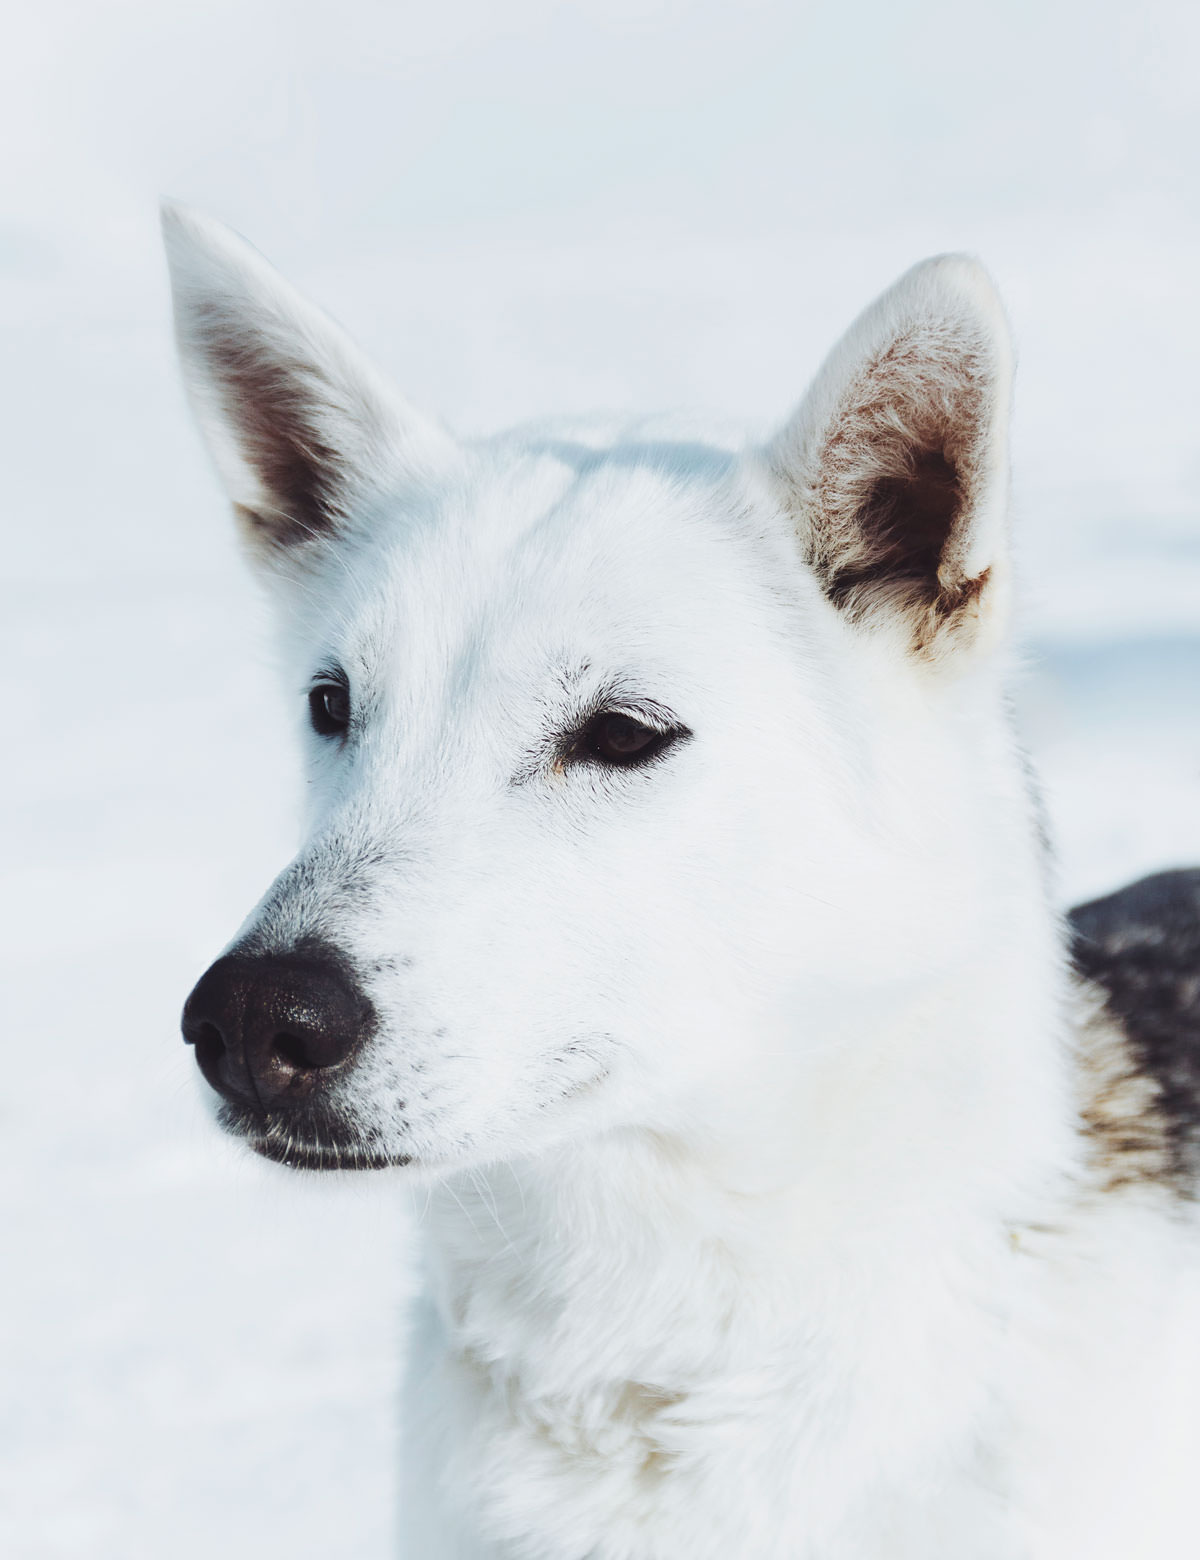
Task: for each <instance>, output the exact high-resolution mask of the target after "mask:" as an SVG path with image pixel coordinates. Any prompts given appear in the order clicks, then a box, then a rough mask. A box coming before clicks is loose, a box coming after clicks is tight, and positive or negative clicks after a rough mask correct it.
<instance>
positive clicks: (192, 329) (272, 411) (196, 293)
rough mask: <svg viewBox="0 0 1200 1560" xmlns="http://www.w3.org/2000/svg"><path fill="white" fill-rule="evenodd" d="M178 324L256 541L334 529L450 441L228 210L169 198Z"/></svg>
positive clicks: (189, 378) (432, 463)
mask: <svg viewBox="0 0 1200 1560" xmlns="http://www.w3.org/2000/svg"><path fill="white" fill-rule="evenodd" d="M163 231H164V236H165V239H166V245H167V255H168V259H169V261H170V267H171V286H172V292H173V296H174V303H175V327H176V336H177V340H178V343H179V355H180V359H181V362H182V365H183V371H184V378H185V380H186V383H187V386H188V390H189V393H190V396H191V399H192V404H193V407H194V409H195V411H196V415H197V418H198V420H199V422H200V425H201V428H202V430H203V432H204V435H205V438H206V440H207V442H208V445H209V448H210V449H211V451H212V453H213V456H214V458H215V460H216V464H217V467H218V469H219V471H220V473H221V476H222V478H223V480H224V482H225V486H226V488H227V490H228V492H229V496H230V498H231V499H232V501H233V506H234V512H235V514H236V515H237V517H238V520H239V522H240V524H241V527H242V531H243V534H244V536H245V537H246V539H247V541H248V542H249V543H250V546H251V551H252V553H253V554H254V555H256V556H258V557H260V558H263V557H267V558H269V557H271V556H273V555H275V556H278V555H280V554H283V553H289V552H294V551H296V550H297V549H299V548H301V547H302V546H303V545H304V544H305V543H307V542H312V541H320V540H321V539H323V538H326V537H328V536H330V535H332V534H334V533H335V532H336V531H337V530H339V528H340V527H341V526H342V525H343V523H344V522H345V521H346V520H347V518H348V517H349V516H350V514H351V512H352V511H353V509H354V508H355V506H356V505H358V504H361V503H362V502H363V501H364V500H365V499H367V498H369V497H370V496H371V495H372V494H375V493H378V492H380V491H381V490H383V489H384V488H385V487H387V486H389V485H395V484H398V483H404V482H406V481H412V480H414V479H416V478H419V476H420V475H421V474H422V473H423V472H424V471H426V470H431V469H433V468H435V467H436V466H439V465H441V464H442V463H443V462H444V461H445V460H446V459H447V457H448V456H449V455H450V454H451V453H452V451H453V448H454V446H453V443H452V441H451V440H450V438H449V436H448V435H447V434H446V433H444V432H443V431H442V430H441V429H440V428H439V427H437V426H436V424H434V423H432V422H430V421H429V420H428V419H426V418H424V417H422V416H420V415H419V414H418V413H417V412H416V411H414V410H413V408H411V407H410V406H408V405H406V403H405V402H404V401H403V400H401V398H400V397H399V396H398V395H396V394H395V393H394V392H393V391H392V390H391V388H390V387H389V386H388V385H387V384H386V383H385V382H384V381H383V380H382V379H381V378H380V376H379V375H378V374H377V373H376V371H375V370H374V368H372V366H371V365H370V363H369V362H367V360H366V359H365V358H364V357H363V356H362V355H361V354H360V353H359V351H358V349H357V348H356V347H355V346H354V345H353V343H352V342H351V341H350V340H349V338H348V337H347V336H346V335H345V334H344V333H343V332H342V331H341V330H340V329H339V328H338V327H337V326H336V325H335V324H334V323H333V321H332V320H330V319H328V318H327V317H326V316H325V315H324V314H322V313H321V312H320V310H318V309H316V308H314V307H313V306H312V305H311V304H310V303H308V302H307V301H306V300H305V299H303V298H302V297H300V295H299V294H298V293H296V292H295V291H294V290H293V289H292V288H291V287H289V286H288V284H287V283H286V282H285V281H284V280H283V279H282V277H280V276H279V275H278V274H277V273H276V272H275V271H274V270H273V269H272V268H271V267H270V266H269V265H268V264H267V262H266V261H265V260H264V259H263V258H262V256H261V255H259V254H258V252H257V251H256V250H254V249H252V248H251V247H250V245H249V244H247V243H245V242H244V241H243V240H242V239H240V238H238V237H237V236H236V235H235V234H233V233H231V232H230V230H229V229H228V228H225V227H222V226H221V224H220V223H217V222H213V221H211V220H210V219H208V218H206V217H201V216H199V215H197V214H196V213H194V212H190V211H187V210H184V209H182V208H180V207H178V206H165V207H164V210H163Z"/></svg>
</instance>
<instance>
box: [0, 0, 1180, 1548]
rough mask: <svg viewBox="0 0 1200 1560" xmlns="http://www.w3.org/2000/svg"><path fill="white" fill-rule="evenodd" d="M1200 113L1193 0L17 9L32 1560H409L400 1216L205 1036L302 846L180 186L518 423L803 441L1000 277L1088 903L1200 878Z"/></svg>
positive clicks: (419, 381) (441, 397)
mask: <svg viewBox="0 0 1200 1560" xmlns="http://www.w3.org/2000/svg"><path fill="white" fill-rule="evenodd" d="M1198 79H1200V9H1198V8H1197V7H1195V6H1194V5H1193V4H1191V3H1190V0H1179V3H1170V0H1146V3H1143V4H1142V5H1140V6H1139V7H1137V8H1134V7H1132V6H1130V5H1129V4H1128V3H1124V4H1122V5H1120V6H1112V5H1108V4H1106V3H1104V0H1082V3H1073V4H1062V3H1056V0H1009V3H1007V4H1005V5H1003V6H1001V5H998V4H990V5H986V6H980V5H975V4H972V3H969V0H956V3H954V4H946V3H942V0H917V3H916V4H913V5H908V6H898V5H895V4H893V3H889V0H875V3H869V4H854V3H850V4H847V3H837V4H835V3H832V0H830V3H824V4H819V5H812V4H807V3H801V0H787V3H783V4H778V3H759V0H741V3H740V4H738V5H737V6H734V5H733V4H724V5H720V6H718V5H713V4H703V3H684V0H639V3H632V0H575V3H572V4H565V3H559V0H506V3H505V4H504V5H499V4H496V3H494V0H492V3H486V4H485V3H482V0H446V3H443V4H441V5H439V6H429V5H420V6H418V5H416V4H411V3H399V4H397V3H383V0H341V3H339V4H336V5H335V4H332V3H325V4H321V5H311V4H307V3H302V0H287V3H283V0H280V3H272V0H203V3H197V4H191V5H186V6H185V5H183V4H180V3H175V4H172V3H170V0H157V3H151V0H69V3H68V0H42V3H41V4H40V5H39V6H38V7H37V8H36V10H35V8H34V7H32V6H28V5H27V6H24V7H22V8H21V10H20V12H19V13H18V12H17V11H15V10H14V11H13V12H12V13H11V14H10V16H9V18H8V21H7V23H6V32H5V40H4V47H3V49H2V50H0V126H2V129H3V145H4V148H5V155H4V158H3V164H2V167H0V190H2V199H0V309H2V311H3V330H4V338H3V339H4V355H3V365H4V372H3V374H2V375H0V397H2V398H3V415H2V417H0V441H2V448H3V451H4V456H3V487H4V495H3V521H4V543H3V551H2V554H0V559H2V564H0V567H2V572H3V581H2V589H3V613H2V620H0V631H2V633H3V636H4V654H5V657H6V661H5V666H6V678H5V686H6V688H7V690H8V693H9V695H11V697H12V699H13V701H14V704H15V708H13V707H10V709H9V717H8V718H7V719H6V720H5V721H4V730H5V760H4V763H3V766H2V776H0V785H2V786H3V788H4V796H3V806H2V808H0V817H2V818H3V821H4V827H5V831H6V839H5V842H4V847H3V854H2V858H0V859H2V861H3V867H4V872H5V891H4V896H3V912H4V927H3V935H2V936H0V982H2V986H0V990H2V993H3V1012H4V1017H5V1032H4V1036H3V1041H2V1044H3V1048H4V1049H3V1079H4V1090H3V1097H2V1101H0V1203H2V1209H3V1221H4V1222H3V1240H2V1244H0V1253H2V1256H0V1260H2V1262H3V1267H2V1269H0V1347H2V1348H3V1351H4V1360H3V1371H2V1378H0V1555H3V1556H5V1557H6V1560H60V1557H61V1560H67V1557H72V1560H74V1557H86V1560H143V1557H144V1560H168V1557H169V1560H202V1557H203V1560H211V1557H212V1556H213V1555H217V1554H219V1555H222V1556H225V1557H229V1560H240V1557H242V1556H246V1557H249V1556H252V1555H253V1556H259V1555H263V1556H271V1557H273V1556H282V1555H288V1556H290V1557H294V1560H308V1557H312V1560H316V1557H321V1560H330V1557H336V1560H384V1557H385V1556H388V1555H389V1554H390V1553H391V1535H392V1529H393V1511H392V1496H391V1490H392V1487H393V1477H392V1443H393V1438H394V1412H393V1396H394V1384H395V1379H396V1370H397V1359H398V1354H399V1346H400V1339H399V1336H398V1322H397V1314H398V1305H397V1301H398V1297H399V1296H400V1294H401V1292H402V1289H403V1286H404V1283H405V1276H404V1275H405V1228H404V1220H403V1217H402V1215H401V1212H400V1211H399V1207H398V1201H399V1200H398V1199H397V1198H396V1197H395V1195H394V1189H391V1188H389V1187H388V1185H387V1184H386V1181H384V1180H380V1179H376V1180H371V1182H370V1184H365V1183H356V1184H353V1185H351V1186H348V1187H340V1186H334V1187H328V1186H324V1185H321V1186H316V1185H314V1184H313V1183H311V1182H305V1183H298V1182H293V1181H292V1180H291V1179H289V1178H288V1176H287V1175H286V1173H283V1172H273V1171H271V1170H270V1169H269V1168H268V1167H266V1166H262V1165H259V1164H257V1163H253V1164H252V1163H250V1162H248V1160H247V1159H246V1158H245V1157H244V1156H241V1155H239V1153H238V1152H237V1150H236V1149H235V1148H234V1147H233V1146H232V1145H230V1144H229V1143H228V1142H226V1141H224V1140H219V1139H218V1138H217V1136H216V1135H215V1133H213V1132H212V1131H211V1130H210V1129H209V1128H208V1127H207V1125H206V1124H205V1119H204V1117H203V1114H202V1112H201V1109H200V1107H199V1105H198V1103H197V1094H196V1091H195V1090H194V1088H193V1083H192V1078H191V1071H190V1060H189V1057H188V1056H187V1054H186V1053H185V1052H184V1049H183V1047H182V1045H180V1044H179V1043H178V1039H177V1028H176V1026H177V1019H178V1010H179V1007H180V1005H181V1002H182V999H183V997H184V995H185V993H186V992H187V990H188V989H189V987H190V985H191V983H192V981H193V980H194V978H195V977H196V975H197V974H198V973H199V971H200V970H201V969H202V968H203V967H204V965H205V964H206V962H207V961H208V960H209V959H210V958H211V957H212V955H213V954H214V953H215V952H216V951H217V950H218V949H219V947H220V946H221V944H222V943H223V942H224V941H225V939H226V938H227V937H228V935H229V934H230V933H231V931H232V930H233V928H234V927H235V926H236V924H237V923H238V921H239V920H240V919H241V917H242V915H243V913H244V912H245V910H246V909H247V907H248V906H249V905H250V904H251V903H252V901H253V900H254V899H255V898H256V897H257V896H258V894H259V892H260V891H261V889H262V888H263V886H264V885H265V884H266V883H267V881H268V880H269V878H270V877H271V876H272V874H273V873H274V872H275V871H276V870H277V869H278V867H279V866H280V865H281V864H282V863H283V862H284V861H285V860H286V859H287V857H288V856H289V854H290V849H291V844H292V839H293V834H292V813H293V798H294V794H295V789H296V771H295V767H294V764H293V760H292V755H291V753H290V751H289V747H288V740H287V736H286V734H285V729H284V718H283V711H282V701H281V699H279V698H278V697H277V696H276V693H275V690H274V688H273V685H272V678H271V673H270V671H269V668H268V667H267V665H266V662H265V659H264V654H263V645H262V639H261V623H260V609H259V606H258V603H257V602H256V600H255V597H254V595H253V593H252V591H251V589H250V587H249V586H248V584H247V582H246V581H245V580H244V579H243V577H242V574H241V572H240V570H239V567H238V563H237V560H236V558H235V554H234V548H233V542H232V536H231V527H230V525H229V524H228V522H227V519H226V516H225V512H224V508H223V505H222V502H221V500H220V498H219V496H218V494H217V491H216V488H215V485H214V482H213V480H212V478H211V476H210V474H209V471H208V469H207V466H206V465H205V463H204V461H203V459H202V456H201V452H200V449H199V445H198V442H197V440H196V438H195V437H194V435H193V432H192V429H191V427H190V425H189V423H188V421H187V418H186V416H185V412H184V408H183V404H182V398H181V395H180V392H179V390H178V388H177V384H176V378H175V373H174V368H173V364H172V360H171V348H170V343H169V337H168V329H167V312H166V307H167V306H166V291H165V279H164V274H163V267H162V264H161V260H160V255H159V249H158V240H157V234H156V227H155V222H156V218H155V210H154V203H155V199H156V197H157V195H158V194H159V193H160V192H165V193H169V194H172V195H175V196H177V197H179V198H181V199H184V200H187V201H189V202H192V203H195V204H197V205H200V206H202V207H205V208H207V209H208V210H210V211H212V212H213V213H215V214H217V215H219V216H221V217H223V218H225V219H226V220H227V221H230V222H232V223H233V224H234V225H235V226H236V227H238V228H240V229H241V230H242V231H244V232H246V233H247V234H248V235H249V236H251V237H252V238H253V239H254V241H255V242H256V243H257V244H258V245H259V246H260V247H261V248H262V249H264V250H265V251H266V253H267V254H268V255H269V256H270V257H271V258H273V259H274V260H275V261H276V263H277V264H279V265H280V266H281V267H282V268H283V269H284V271H285V272H286V273H287V274H288V275H290V276H291V277H292V278H293V280H295V281H296V282H297V283H299V284H300V285H301V286H302V287H304V288H305V289H307V290H308V291H309V292H311V293H312V294H313V295H315V296H316V297H317V298H318V299H320V300H322V301H323V302H324V303H325V304H326V305H327V306H328V307H329V308H330V309H331V310H332V312H333V313H335V314H336V315H337V316H339V317H340V318H341V319H342V320H343V321H344V322H345V323H346V324H347V325H349V326H350V327H351V329H352V330H353V331H354V332H355V333H356V334H357V335H358V336H359V337H360V338H361V339H363V340H364V341H365V342H366V343H367V344H368V345H369V347H370V348H371V349H372V350H373V351H374V352H375V354H376V355H377V356H378V357H379V358H380V359H381V360H382V361H383V362H384V363H386V364H387V365H388V367H389V368H390V369H391V370H392V371H393V373H394V374H395V375H396V377H397V378H398V379H399V380H400V382H401V383H402V385H403V386H404V387H405V389H406V390H407V391H408V392H409V393H410V394H411V395H413V396H414V397H415V398H417V399H419V400H421V401H423V402H425V403H426V404H428V405H430V406H431V407H433V408H434V409H436V410H438V411H439V412H441V413H442V414H443V415H445V416H446V417H447V418H448V419H449V420H450V421H451V422H452V423H454V424H456V425H457V426H458V427H460V428H461V429H463V430H464V431H468V432H469V431H475V430H486V429H489V428H493V427H495V426H498V425H500V424H503V423H506V422H509V421H513V420H517V419H519V418H522V417H525V416H529V415H534V414H544V413H549V412H555V413H556V412H576V411H592V410H597V409H608V408H638V409H644V410H656V409H661V408H670V407H687V408H694V409H697V410H716V411H719V412H724V413H732V414H734V415H736V416H738V417H744V418H745V419H746V420H747V421H748V422H750V423H751V425H755V426H759V427H763V428H766V427H768V426H769V425H770V424H771V422H772V421H774V420H775V419H777V418H778V417H780V416H782V415H783V413H784V412H785V411H786V410H787V409H788V408H789V406H790V405H791V404H792V403H793V402H794V401H795V399H796V398H797V396H798V394H799V392H800V391H801V389H802V388H803V386H804V384H805V382H806V380H807V378H808V377H809V375H810V374H811V372H812V371H813V369H814V368H815V366H816V364H817V361H818V359H819V357H820V355H821V353H822V352H823V350H824V349H825V348H826V347H827V346H828V345H829V343H830V342H831V341H832V339H833V338H834V337H835V336H836V335H837V334H838V332H839V331H840V330H841V328H842V327H843V326H844V325H845V324H846V323H848V321H849V320H850V318H851V317H852V316H853V314H854V313H855V312H856V311H857V310H858V309H859V308H860V307H861V306H862V304H864V303H865V302H866V301H867V300H868V299H869V298H870V297H871V296H873V295H874V294H875V293H876V292H877V291H878V290H879V289H880V288H882V287H883V286H885V285H886V284H887V283H888V282H889V281H890V280H891V279H892V278H893V277H894V276H895V275H896V274H898V273H899V272H900V271H901V270H903V269H904V268H905V267H907V266H908V265H909V264H910V263H911V262H912V261H914V260H915V259H917V258H919V257H921V256H923V255H926V254H929V253H932V252H935V251H938V250H941V249H946V248H966V249H971V250H974V251H976V252H977V253H979V254H981V255H982V256H984V257H985V259H986V260H987V262H988V263H989V264H990V265H991V267H992V268H993V270H994V272H995V273H996V275H997V277H998V278H999V281H1000V283H1001V286H1002V288H1003V291H1004V293H1005V296H1006V298H1007V299H1008V302H1009V306H1010V309H1011V312H1012V315H1013V318H1014V322H1015V325H1016V329H1017V333H1018V337H1019V341H1020V348H1021V370H1020V378H1019V386H1018V411H1017V427H1016V471H1017V488H1016V499H1017V512H1018V517H1019V522H1020V528H1021V532H1020V534H1021V558H1022V570H1023V574H1024V577H1025V581H1026V587H1027V588H1026V608H1025V621H1024V629H1023V634H1024V639H1025V642H1026V644H1027V646H1028V649H1029V671H1028V675H1027V677H1026V679H1025V683H1024V687H1023V688H1022V690H1021V695H1020V703H1021V708H1022V718H1023V722H1024V725H1025V728H1026V732H1027V736H1028V740H1029V743H1030V745H1031V746H1032V748H1033V750H1034V753H1035V756H1036V759H1037V762H1038V764H1039V766H1040V768H1041V770H1042V772H1043V775H1044V777H1045V779H1046V782H1047V787H1048V795H1049V801H1050V807H1051V812H1052V816H1053V820H1054V824H1055V828H1056V832H1057V835H1058V839H1059V841H1060V846H1061V872H1062V881H1063V892H1064V897H1066V898H1071V899H1077V898H1080V897H1084V896H1087V895H1090V894H1093V893H1096V892H1101V891H1104V890H1105V889H1107V888H1109V887H1110V886H1113V885H1115V884H1116V883H1118V882H1119V881H1121V880H1122V879H1125V878H1128V877H1130V876H1133V875H1135V874H1138V873H1141V872H1144V871H1148V870H1152V869H1154V868H1157V867H1160V866H1163V865H1169V864H1173V863H1178V862H1182V861H1200V718H1198V717H1200V693H1198V690H1200V394H1198V392H1197V383H1198V382H1200V380H1198V375H1197V368H1196V365H1197V361H1198V359H1200V297H1198V295H1197V281H1198V280H1200V94H1198V89H1197V81H1198ZM408 1560H419V1557H408Z"/></svg>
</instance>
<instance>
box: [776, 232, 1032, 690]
mask: <svg viewBox="0 0 1200 1560" xmlns="http://www.w3.org/2000/svg"><path fill="white" fill-rule="evenodd" d="M1011 382H1012V346H1011V338H1010V335H1009V330H1008V325H1007V321H1006V320H1005V317H1004V312H1003V309H1002V307H1001V305H1000V302H999V299H998V297H997V295H996V292H995V289H994V287H993V285H992V283H991V280H990V278H989V277H988V275H987V273H986V272H985V271H984V270H983V268H982V267H981V266H980V265H979V264H978V263H977V262H975V261H973V260H971V259H969V258H967V257H965V256H958V255H945V256H941V257H939V258H937V259H933V260H927V261H925V262H923V263H922V264H921V265H918V266H915V267H914V268H913V269H912V270H911V271H909V272H908V273H907V274H906V275H904V276H902V277H901V278H900V280H899V281H898V282H897V283H896V284H895V285H894V286H893V287H892V288H891V289H890V290H889V291H888V292H886V293H884V294H883V296H882V297H881V298H879V299H878V300H877V301H876V302H875V303H873V304H872V305H871V306H870V307H869V308H868V309H867V310H866V311H865V312H864V313H863V314H862V315H861V316H860V317H859V319H858V320H857V321H856V322H855V323H854V325H852V326H851V328H850V330H849V331H848V332H847V333H846V335H845V336H844V337H843V338H842V340H841V341H840V342H839V343H838V345H837V346H836V347H835V348H834V350H833V351H832V353H831V354H830V355H829V357H828V359H827V360H826V362H825V364H824V366H823V368H822V369H821V371H820V373H819V374H818V376H817V378H816V381H815V382H814V384H813V386H812V389H811V390H810V391H809V394H808V396H807V397H806V398H805V400H804V401H803V403H802V404H801V406H800V408H799V410H798V411H797V412H796V413H795V415H794V416H793V418H792V419H791V421H790V422H789V423H788V424H787V425H786V426H785V427H784V428H783V429H782V431H781V432H780V433H779V434H778V435H777V436H776V438H775V439H774V440H773V441H772V443H771V444H770V445H769V446H768V449H767V459H768V463H769V467H770V469H771V471H772V473H773V475H774V476H775V478H776V479H777V480H778V482H779V484H780V487H781V490H782V492H783V495H784V500H785V503H786V505H787V508H788V510H789V512H790V514H791V515H792V517H793V520H794V523H795V525H796V529H797V533H798V536H799V538H800V541H801V545H802V547H803V550H804V556H805V559H806V561H807V563H808V564H809V566H810V567H811V568H812V570H813V572H814V573H815V574H816V576H817V579H818V581H819V582H820V584H821V587H822V589H823V590H824V592H825V594H826V596H827V597H828V598H829V600H830V601H831V602H833V603H834V604H835V605H836V606H837V607H839V608H840V609H841V610H842V611H843V612H845V613H846V614H847V615H848V617H849V618H850V619H851V620H853V621H855V622H863V623H869V624H870V625H872V626H882V625H884V624H889V625H891V626H892V627H896V626H899V628H900V629H901V631H902V633H903V635H904V637H905V639H906V640H907V643H908V648H910V649H911V650H912V651H913V652H914V653H916V654H918V655H920V656H922V657H925V658H927V659H931V660H937V659H940V658H941V657H942V656H943V655H944V654H945V653H946V652H947V651H948V650H949V649H951V648H953V647H956V646H963V645H966V644H970V643H975V642H977V641H979V640H980V639H981V638H989V637H990V634H989V633H986V632H985V628H990V627H991V626H992V625H995V624H996V623H997V622H998V621H999V620H1000V619H1002V617H1003V615H1004V614H1003V612H1002V610H1000V609H1001V607H1002V604H1003V602H1004V601H1005V599H1006V597H1007V556H1006V550H1005V531H1006V513H1007V502H1008V412H1009V399H1010V394H1011Z"/></svg>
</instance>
